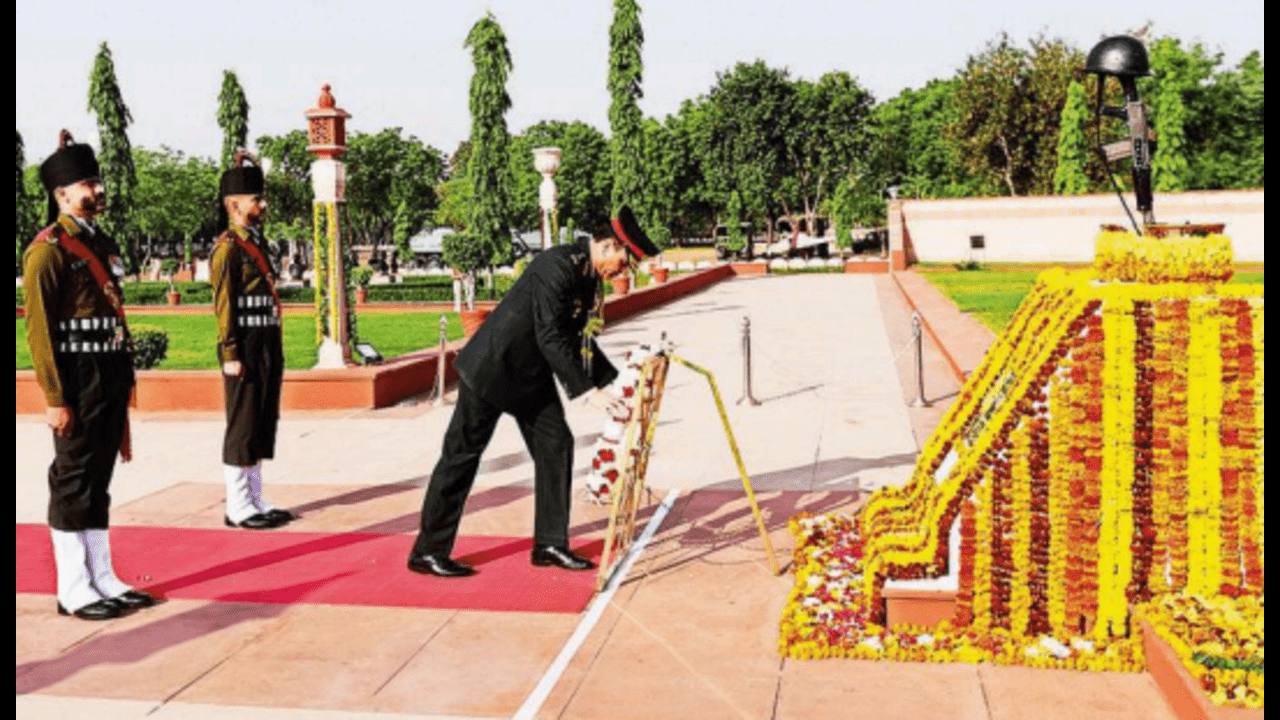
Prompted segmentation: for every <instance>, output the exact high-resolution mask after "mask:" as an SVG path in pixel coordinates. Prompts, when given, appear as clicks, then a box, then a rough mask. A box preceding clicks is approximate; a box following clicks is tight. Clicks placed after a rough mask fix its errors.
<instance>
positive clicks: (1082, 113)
mask: <svg viewBox="0 0 1280 720" xmlns="http://www.w3.org/2000/svg"><path fill="white" fill-rule="evenodd" d="M1088 123H1089V99H1088V97H1087V96H1086V95H1085V90H1084V85H1083V84H1082V83H1080V82H1078V81H1075V80H1072V81H1071V85H1070V86H1068V87H1067V103H1066V105H1065V106H1063V108H1062V121H1061V123H1059V125H1058V166H1057V167H1056V168H1054V171H1053V191H1054V192H1055V193H1057V194H1059V195H1083V194H1085V193H1087V192H1089V185H1090V183H1089V176H1088V174H1087V173H1086V172H1085V166H1086V163H1087V162H1088V158H1089V141H1088V136H1087V135H1086V134H1085V128H1086V127H1088Z"/></svg>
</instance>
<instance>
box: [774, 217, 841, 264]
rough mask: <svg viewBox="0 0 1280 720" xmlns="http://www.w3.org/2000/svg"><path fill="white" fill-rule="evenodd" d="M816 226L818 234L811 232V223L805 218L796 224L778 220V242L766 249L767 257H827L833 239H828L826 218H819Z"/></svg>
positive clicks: (775, 224) (788, 219) (782, 219)
mask: <svg viewBox="0 0 1280 720" xmlns="http://www.w3.org/2000/svg"><path fill="white" fill-rule="evenodd" d="M815 225H817V228H816V230H817V232H816V234H815V233H811V232H810V231H809V223H808V221H807V220H806V219H805V218H800V220H799V221H798V222H794V223H793V222H792V221H791V218H787V217H781V218H778V220H777V222H776V223H774V230H775V232H776V233H777V234H776V235H775V237H777V238H778V240H777V241H775V242H774V243H773V244H772V245H769V246H767V247H766V249H765V255H767V256H769V257H780V258H794V257H804V258H811V257H821V258H825V257H827V256H828V255H829V254H830V252H831V239H830V238H828V237H826V230H827V221H826V219H825V218H818V220H817V222H816V223H815Z"/></svg>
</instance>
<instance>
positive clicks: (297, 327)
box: [14, 312, 462, 370]
mask: <svg viewBox="0 0 1280 720" xmlns="http://www.w3.org/2000/svg"><path fill="white" fill-rule="evenodd" d="M447 317H448V318H449V321H448V323H449V324H448V329H447V330H446V333H447V335H448V338H449V340H450V341H453V340H457V339H458V338H461V337H462V324H461V323H460V322H459V321H458V316H457V315H456V314H454V313H448V314H447ZM129 324H130V325H132V326H137V325H153V326H156V327H162V328H164V329H165V330H167V331H168V332H169V352H168V355H167V357H166V358H165V361H164V362H163V363H161V364H160V366H159V369H162V370H213V369H216V368H217V367H218V362H217V357H216V355H215V354H214V347H213V344H214V336H215V335H216V334H217V324H216V322H215V321H214V318H213V315H212V314H209V315H145V314H135V315H130V316H129ZM357 327H358V328H359V331H360V338H361V339H362V340H364V341H365V342H368V343H371V344H372V345H373V346H374V347H375V348H377V349H378V352H380V353H382V356H383V357H384V358H393V357H398V356H400V355H404V354H405V353H409V352H413V351H415V350H422V349H423V348H427V347H436V346H438V345H439V343H440V313H427V312H424V313H368V314H363V315H358V316H357ZM315 332H316V329H315V321H314V320H313V319H312V318H311V317H308V316H305V315H286V316H285V318H284V361H285V367H287V368H289V369H291V370H301V369H306V368H310V367H312V366H314V365H315V364H316V346H315V340H316V335H315ZM14 337H15V340H14V349H15V350H16V356H17V369H18V370H27V369H30V368H31V353H30V352H29V351H28V350H27V323H26V320H25V319H23V318H18V322H17V324H16V329H15V336H14Z"/></svg>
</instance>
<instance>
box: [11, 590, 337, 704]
mask: <svg viewBox="0 0 1280 720" xmlns="http://www.w3.org/2000/svg"><path fill="white" fill-rule="evenodd" d="M337 577H340V576H334V577H333V578H327V579H325V580H318V581H312V582H307V583H302V584H299V585H292V586H284V587H280V588H277V589H276V590H274V591H272V592H274V593H276V594H277V596H283V597H287V598H292V600H293V601H294V602H296V601H298V600H301V599H302V598H304V597H306V596H307V594H309V593H310V592H311V590H312V589H313V588H315V587H317V586H320V585H323V584H325V583H327V582H329V581H332V580H334V579H336V578H337ZM290 607H291V605H289V604H271V605H266V604H254V603H252V602H251V601H249V602H246V601H242V600H237V599H236V598H235V597H234V596H231V595H229V596H226V597H225V598H222V599H220V600H219V601H217V602H211V603H209V604H207V605H201V606H200V607H196V608H192V609H190V610H187V611H186V612H183V613H180V614H178V615H171V616H169V617H165V618H162V619H159V620H156V621H155V622H150V623H146V624H143V625H139V626H138V627H135V628H132V629H130V630H126V631H124V632H118V633H107V634H99V635H96V636H94V637H92V638H90V639H88V640H86V641H84V642H83V643H80V644H79V645H76V646H75V647H73V648H71V649H70V650H67V651H66V652H63V653H62V654H60V655H59V656H58V657H56V658H52V659H50V660H36V661H33V662H29V663H24V664H22V665H19V666H18V667H17V694H18V695H24V694H27V693H34V692H39V691H40V690H43V689H44V688H47V687H50V686H52V685H56V684H57V683H59V682H62V681H63V680H66V679H67V678H70V677H72V676H74V675H76V674H77V673H79V672H82V671H84V670H88V669H91V668H93V667H95V666H99V665H129V664H132V663H137V662H140V661H142V660H144V659H146V658H147V657H149V656H151V655H153V654H155V653H158V652H162V651H164V650H167V649H169V648H172V647H176V646H178V645H181V644H183V643H186V642H189V641H192V640H198V639H199V638H202V637H205V636H207V635H212V634H214V633H217V632H220V631H222V630H226V629H227V628H230V627H233V626H235V625H238V624H240V623H243V622H249V621H254V620H268V619H271V618H274V617H278V616H280V615H281V614H283V613H284V612H285V611H287V610H288V609H289V608H290ZM141 612H147V611H146V610H143V611H141ZM211 662H212V661H211Z"/></svg>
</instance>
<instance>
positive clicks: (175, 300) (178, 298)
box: [168, 290, 182, 305]
mask: <svg viewBox="0 0 1280 720" xmlns="http://www.w3.org/2000/svg"><path fill="white" fill-rule="evenodd" d="M168 298H169V304H170V305H178V304H181V303H182V293H180V292H178V291H177V290H170V291H169V293H168Z"/></svg>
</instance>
